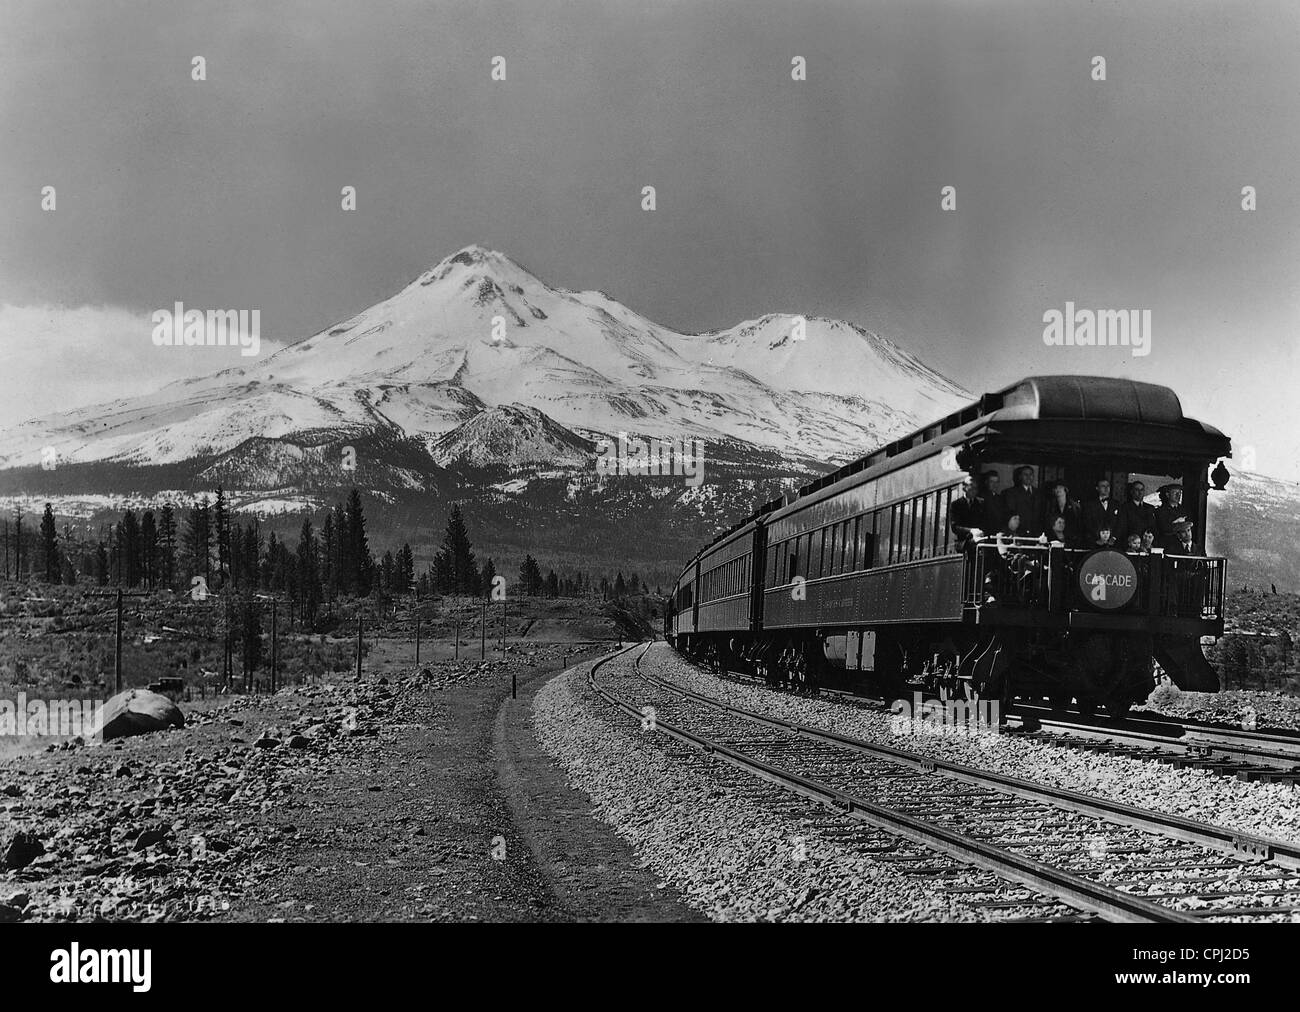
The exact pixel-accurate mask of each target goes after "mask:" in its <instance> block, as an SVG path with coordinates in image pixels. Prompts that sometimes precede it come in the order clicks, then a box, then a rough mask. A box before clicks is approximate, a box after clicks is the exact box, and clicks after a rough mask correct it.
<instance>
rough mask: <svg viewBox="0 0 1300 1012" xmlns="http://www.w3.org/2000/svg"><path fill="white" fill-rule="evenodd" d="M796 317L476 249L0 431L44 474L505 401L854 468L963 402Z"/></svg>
mask: <svg viewBox="0 0 1300 1012" xmlns="http://www.w3.org/2000/svg"><path fill="white" fill-rule="evenodd" d="M792 321H793V318H792V317H789V316H775V315H768V316H764V317H761V318H760V319H758V320H754V321H748V322H745V323H742V324H740V325H738V326H736V327H733V328H730V329H728V330H721V331H713V332H709V333H704V334H682V333H678V332H675V331H673V330H670V329H668V328H665V327H662V326H660V325H658V324H656V323H654V322H653V321H650V320H647V319H646V318H644V317H642V316H640V315H639V314H637V313H636V312H634V311H633V310H631V309H628V308H627V307H626V306H623V305H621V304H620V303H618V302H616V301H615V300H613V299H611V298H609V297H608V296H606V295H604V294H602V293H599V292H572V291H566V290H563V289H557V288H552V287H550V286H548V285H546V284H544V283H543V282H542V281H540V280H538V279H537V278H536V277H534V276H533V275H532V274H530V273H529V272H528V271H526V270H524V269H523V268H522V267H520V266H519V265H518V264H516V263H515V262H514V261H512V260H510V259H509V258H508V257H506V256H504V255H502V254H500V253H497V252H494V251H491V250H486V249H483V248H481V247H478V246H470V247H466V248H465V249H463V250H461V251H459V252H458V253H456V254H454V255H452V256H449V257H447V258H446V259H444V260H442V261H441V262H440V263H438V264H436V265H435V266H434V267H432V268H430V269H429V270H427V271H425V272H424V273H422V274H421V275H419V276H418V277H417V278H415V279H414V280H413V281H412V282H411V283H410V284H408V285H407V286H406V287H405V288H403V289H402V290H401V291H399V292H398V293H397V294H395V295H394V296H392V297H391V298H389V299H386V300H384V301H383V302H380V303H377V304H376V305H374V306H371V307H370V308H369V309H366V310H364V311H363V312H361V313H358V314H357V315H356V316H354V317H352V318H351V319H349V320H345V321H343V322H342V323H339V324H336V325H334V326H331V327H329V328H327V329H326V330H324V331H322V332H321V333H319V334H316V335H314V336H312V337H309V338H307V339H306V340H303V341H300V342H298V343H297V344H294V345H290V346H289V347H286V348H283V349H281V350H280V351H278V352H276V353H275V354H273V355H270V356H268V357H267V358H266V359H264V360H262V361H260V362H256V363H253V364H251V365H244V366H240V367H237V368H232V369H227V370H224V371H222V372H220V373H217V374H216V375H214V376H211V377H207V378H205V379H201V380H187V381H183V382H179V383H173V384H170V385H168V386H166V387H164V388H162V389H161V390H159V391H158V392H157V393H155V394H153V395H151V396H149V397H144V398H139V399H133V400H122V401H115V402H112V403H109V404H103V405H97V406H95V407H93V408H88V409H84V410H80V411H75V412H70V413H68V414H66V415H56V416H50V417H48V418H42V419H37V420H33V421H29V422H26V423H24V424H23V425H20V426H16V427H13V428H11V429H10V430H9V431H8V432H6V433H4V434H2V435H0V467H14V466H30V465H33V464H38V463H39V462H40V454H41V450H42V448H43V447H46V446H53V447H55V448H56V449H57V450H58V452H59V454H60V457H61V459H64V460H71V461H74V462H85V461H93V460H117V461H122V462H131V463H145V462H148V463H155V464H157V463H174V462H180V461H185V460H189V459H192V458H194V457H197V456H202V455H207V454H220V453H224V452H227V451H229V450H231V449H232V448H234V447H236V446H238V445H240V444H241V443H243V442H245V441H246V440H248V439H251V438H254V437H259V438H260V437H265V438H271V439H277V438H292V437H295V436H301V434H303V433H310V432H313V431H320V430H326V431H330V432H336V433H337V432H345V433H346V432H352V431H356V432H365V431H371V430H374V429H375V428H377V427H387V428H391V429H394V430H397V431H399V432H400V433H403V434H405V435H407V436H411V437H415V438H417V439H419V440H421V441H423V443H424V445H425V446H426V447H428V448H430V449H431V450H432V448H433V447H434V445H435V444H436V443H437V442H438V440H439V439H440V438H441V437H442V436H444V435H446V434H447V433H449V432H451V431H452V430H453V429H455V428H456V427H457V426H460V425H462V424H464V423H465V422H467V421H469V420H470V419H472V418H474V417H475V416H477V415H478V414H479V413H480V412H482V411H483V410H484V409H485V408H487V407H492V406H501V405H513V406H516V407H517V408H520V409H523V408H531V409H536V410H538V411H541V412H544V413H545V415H547V416H549V418H550V419H553V420H554V421H555V422H556V423H558V424H559V425H560V426H562V427H564V428H566V429H583V430H586V431H591V432H597V433H607V434H611V435H613V434H616V433H618V432H620V431H627V432H635V433H638V434H641V435H646V436H660V437H678V438H682V437H686V436H696V437H701V438H704V439H706V440H707V439H733V440H740V441H744V442H750V443H754V444H757V445H758V446H761V447H765V448H770V449H775V450H778V451H780V452H782V453H788V454H791V455H794V456H801V457H805V458H816V459H821V460H832V459H840V460H842V459H847V458H850V457H852V456H855V455H858V454H860V453H863V452H865V451H867V450H869V449H871V448H872V447H873V446H875V445H877V444H878V443H880V442H882V441H884V440H886V439H889V438H892V437H893V436H896V435H898V434H900V433H901V432H904V431H907V430H909V429H912V428H916V427H919V426H920V425H922V424H924V423H925V422H927V421H929V420H931V419H933V418H936V417H939V416H940V415H943V414H945V413H947V412H949V411H951V410H953V409H954V408H955V407H957V406H959V405H960V404H962V403H965V402H966V401H967V400H969V395H967V394H966V393H965V391H963V390H961V388H959V387H957V386H956V385H954V384H953V383H951V382H949V381H948V380H946V379H944V378H943V377H942V376H940V375H939V374H937V373H935V372H934V371H933V370H931V369H929V368H927V367H926V366H925V365H923V364H922V363H921V362H920V361H919V360H917V359H916V358H915V357H914V356H912V355H910V354H908V353H907V352H905V351H903V350H902V349H900V348H898V347H897V346H896V345H894V344H892V343H891V342H889V341H886V340H884V339H883V338H880V337H878V336H877V335H875V334H872V333H870V332H868V331H865V330H862V329H860V328H858V327H855V326H852V325H850V324H847V323H842V322H839V321H835V320H825V319H821V318H816V317H814V318H810V319H808V320H807V324H806V337H805V338H804V339H803V340H794V339H793V337H792V336H791V326H792ZM160 352H161V353H166V354H177V353H179V352H178V350H177V349H160ZM495 421H496V422H499V421H500V419H499V418H497V419H495Z"/></svg>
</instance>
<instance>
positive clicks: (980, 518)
mask: <svg viewBox="0 0 1300 1012" xmlns="http://www.w3.org/2000/svg"><path fill="white" fill-rule="evenodd" d="M984 518H985V512H984V501H983V500H982V499H980V497H979V496H977V495H976V494H975V479H974V478H972V477H970V476H969V475H967V477H966V478H965V479H964V480H963V481H962V483H961V495H960V496H958V497H957V498H956V499H954V500H953V501H952V505H951V506H950V507H948V525H949V526H950V527H951V528H952V533H953V536H954V537H955V538H956V539H957V550H958V551H959V552H964V551H965V550H966V549H967V548H970V547H971V546H972V545H974V544H975V542H977V541H979V540H980V539H981V538H983V537H984V534H985V532H984V527H983V524H984Z"/></svg>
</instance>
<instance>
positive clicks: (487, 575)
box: [478, 559, 497, 596]
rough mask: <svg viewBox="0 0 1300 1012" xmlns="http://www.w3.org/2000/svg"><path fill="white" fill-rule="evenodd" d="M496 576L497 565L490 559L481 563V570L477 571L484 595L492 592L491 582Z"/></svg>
mask: <svg viewBox="0 0 1300 1012" xmlns="http://www.w3.org/2000/svg"><path fill="white" fill-rule="evenodd" d="M496 578H497V567H496V563H494V562H493V561H492V560H491V559H488V560H487V562H485V563H483V571H482V572H481V573H479V580H478V582H479V586H480V587H482V588H483V594H484V596H487V595H489V594H491V593H492V583H493V581H494V580H496Z"/></svg>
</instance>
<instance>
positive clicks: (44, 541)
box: [41, 503, 63, 583]
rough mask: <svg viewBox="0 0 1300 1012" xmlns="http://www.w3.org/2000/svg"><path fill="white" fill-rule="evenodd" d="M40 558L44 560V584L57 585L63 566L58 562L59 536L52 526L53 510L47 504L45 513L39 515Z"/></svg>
mask: <svg viewBox="0 0 1300 1012" xmlns="http://www.w3.org/2000/svg"><path fill="white" fill-rule="evenodd" d="M41 556H42V558H43V559H44V560H45V580H46V582H47V583H58V582H59V578H60V577H61V576H62V573H63V566H62V564H61V563H60V561H59V535H58V532H57V530H56V529H55V526H54V509H53V507H51V506H50V504H49V503H46V504H45V512H44V513H43V514H41Z"/></svg>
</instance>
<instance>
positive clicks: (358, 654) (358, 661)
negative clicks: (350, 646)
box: [357, 605, 362, 678]
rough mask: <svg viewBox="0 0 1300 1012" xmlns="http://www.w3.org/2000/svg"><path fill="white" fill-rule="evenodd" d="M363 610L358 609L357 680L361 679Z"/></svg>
mask: <svg viewBox="0 0 1300 1012" xmlns="http://www.w3.org/2000/svg"><path fill="white" fill-rule="evenodd" d="M361 622H362V619H361V608H360V606H359V605H358V607H357V678H360V677H361Z"/></svg>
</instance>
